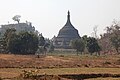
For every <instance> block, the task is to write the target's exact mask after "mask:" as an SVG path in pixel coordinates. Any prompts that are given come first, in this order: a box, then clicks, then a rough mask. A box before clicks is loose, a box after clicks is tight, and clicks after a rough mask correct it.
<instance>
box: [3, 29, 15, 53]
mask: <svg viewBox="0 0 120 80" xmlns="http://www.w3.org/2000/svg"><path fill="white" fill-rule="evenodd" d="M15 31H16V30H15V29H14V28H11V29H7V30H6V32H5V33H4V36H3V38H2V39H1V40H2V41H1V42H2V43H1V46H2V49H4V50H3V51H4V53H8V52H9V43H10V40H11V39H12V38H13V36H14V35H15Z"/></svg>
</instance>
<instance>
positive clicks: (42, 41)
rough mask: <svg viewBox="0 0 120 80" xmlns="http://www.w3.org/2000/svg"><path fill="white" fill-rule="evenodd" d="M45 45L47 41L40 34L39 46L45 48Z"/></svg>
mask: <svg viewBox="0 0 120 80" xmlns="http://www.w3.org/2000/svg"><path fill="white" fill-rule="evenodd" d="M44 45H45V39H44V37H43V36H42V34H39V46H44Z"/></svg>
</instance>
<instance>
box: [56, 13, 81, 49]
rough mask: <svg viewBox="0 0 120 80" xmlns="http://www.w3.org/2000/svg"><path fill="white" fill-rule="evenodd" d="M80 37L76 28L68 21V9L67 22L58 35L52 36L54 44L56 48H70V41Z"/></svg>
mask: <svg viewBox="0 0 120 80" xmlns="http://www.w3.org/2000/svg"><path fill="white" fill-rule="evenodd" d="M77 38H80V36H79V34H78V30H77V29H75V27H74V26H73V25H72V24H71V22H70V12H69V11H68V15H67V22H66V24H65V25H64V26H63V28H62V29H60V31H59V33H58V36H57V37H56V38H54V42H55V43H54V46H55V47H56V48H70V41H71V40H73V39H77Z"/></svg>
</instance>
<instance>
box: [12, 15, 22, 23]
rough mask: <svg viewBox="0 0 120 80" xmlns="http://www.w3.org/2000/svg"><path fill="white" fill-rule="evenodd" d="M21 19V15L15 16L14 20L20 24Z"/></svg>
mask: <svg viewBox="0 0 120 80" xmlns="http://www.w3.org/2000/svg"><path fill="white" fill-rule="evenodd" d="M20 17H21V16H20V15H15V16H14V17H13V18H12V19H13V20H14V21H17V22H18V23H19V22H20Z"/></svg>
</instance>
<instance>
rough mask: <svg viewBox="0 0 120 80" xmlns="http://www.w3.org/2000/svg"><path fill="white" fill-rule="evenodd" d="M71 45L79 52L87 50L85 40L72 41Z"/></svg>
mask: <svg viewBox="0 0 120 80" xmlns="http://www.w3.org/2000/svg"><path fill="white" fill-rule="evenodd" d="M71 45H72V47H73V48H74V49H76V51H77V52H81V53H82V52H84V49H85V43H84V41H83V39H75V40H73V41H71Z"/></svg>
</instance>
